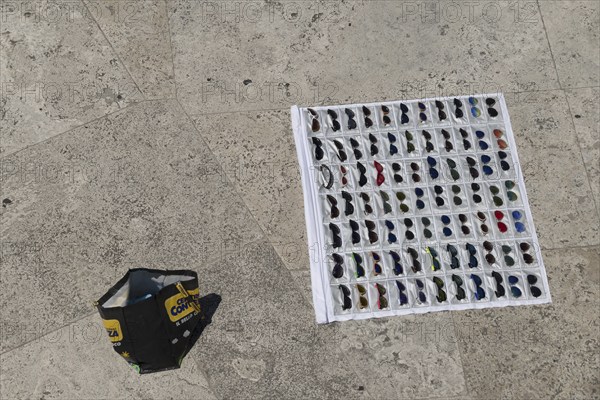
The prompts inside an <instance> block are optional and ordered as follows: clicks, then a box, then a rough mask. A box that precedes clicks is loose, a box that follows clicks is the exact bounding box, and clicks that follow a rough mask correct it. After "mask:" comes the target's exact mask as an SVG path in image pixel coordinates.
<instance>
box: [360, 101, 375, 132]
mask: <svg viewBox="0 0 600 400" xmlns="http://www.w3.org/2000/svg"><path fill="white" fill-rule="evenodd" d="M362 112H363V115H364V116H365V127H366V128H370V127H372V126H373V121H372V120H371V118H370V117H371V110H369V109H368V108H367V107H365V106H363V107H362Z"/></svg>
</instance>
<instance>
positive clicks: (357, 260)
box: [352, 253, 365, 278]
mask: <svg viewBox="0 0 600 400" xmlns="http://www.w3.org/2000/svg"><path fill="white" fill-rule="evenodd" d="M352 259H353V260H354V266H355V267H356V272H355V273H354V276H356V277H357V278H363V277H364V276H365V267H363V265H362V263H363V259H362V257H361V256H360V254H358V253H352Z"/></svg>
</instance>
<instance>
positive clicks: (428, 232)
mask: <svg viewBox="0 0 600 400" xmlns="http://www.w3.org/2000/svg"><path fill="white" fill-rule="evenodd" d="M421 223H422V224H423V236H425V238H426V239H431V238H432V237H433V233H432V232H431V230H430V229H429V226H430V225H431V220H430V219H429V218H427V217H421Z"/></svg>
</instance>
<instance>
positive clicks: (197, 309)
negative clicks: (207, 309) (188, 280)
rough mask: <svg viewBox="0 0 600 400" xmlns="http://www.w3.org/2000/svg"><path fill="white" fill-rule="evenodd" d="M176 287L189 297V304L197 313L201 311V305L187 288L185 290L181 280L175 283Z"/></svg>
mask: <svg viewBox="0 0 600 400" xmlns="http://www.w3.org/2000/svg"><path fill="white" fill-rule="evenodd" d="M175 287H176V288H177V290H179V293H181V294H182V295H184V296H185V297H186V298H187V300H188V304H190V305H191V306H192V308H193V309H194V311H196V312H197V313H200V306H199V305H198V303H196V300H194V298H193V297H192V295H191V294H189V293H188V291H187V290H185V288H184V287H183V285H182V284H181V282H177V283H176V284H175Z"/></svg>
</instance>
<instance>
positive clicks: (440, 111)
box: [435, 100, 448, 121]
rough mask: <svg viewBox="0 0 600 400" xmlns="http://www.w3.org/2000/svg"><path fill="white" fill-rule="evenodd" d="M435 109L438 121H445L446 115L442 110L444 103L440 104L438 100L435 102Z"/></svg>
mask: <svg viewBox="0 0 600 400" xmlns="http://www.w3.org/2000/svg"><path fill="white" fill-rule="evenodd" d="M435 107H436V108H437V110H438V118H439V120H440V121H445V120H446V119H447V118H448V116H447V115H446V112H445V111H444V108H445V106H444V103H442V102H441V101H439V100H436V101H435Z"/></svg>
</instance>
